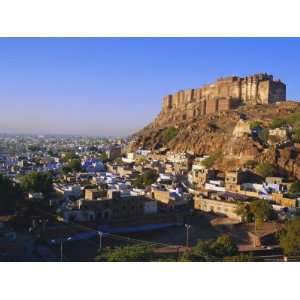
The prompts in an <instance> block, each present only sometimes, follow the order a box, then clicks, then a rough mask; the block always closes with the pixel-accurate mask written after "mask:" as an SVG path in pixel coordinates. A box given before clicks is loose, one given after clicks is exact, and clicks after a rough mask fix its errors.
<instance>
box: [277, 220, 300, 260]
mask: <svg viewBox="0 0 300 300" xmlns="http://www.w3.org/2000/svg"><path fill="white" fill-rule="evenodd" d="M279 244H280V247H281V248H282V250H283V252H284V254H285V255H287V256H291V255H294V256H300V219H299V218H297V219H294V220H292V221H289V222H288V223H287V224H286V226H285V228H284V229H283V230H282V231H281V232H280V234H279Z"/></svg>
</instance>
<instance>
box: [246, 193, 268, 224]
mask: <svg viewBox="0 0 300 300" xmlns="http://www.w3.org/2000/svg"><path fill="white" fill-rule="evenodd" d="M250 212H251V213H253V215H254V218H255V221H257V222H258V224H262V223H263V222H264V221H265V220H268V219H269V218H270V216H271V213H272V207H271V204H270V203H269V201H268V200H264V199H257V200H254V201H253V202H251V203H250Z"/></svg>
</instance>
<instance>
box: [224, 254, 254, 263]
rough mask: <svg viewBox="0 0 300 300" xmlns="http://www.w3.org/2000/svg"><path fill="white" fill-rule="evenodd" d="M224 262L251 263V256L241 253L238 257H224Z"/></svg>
mask: <svg viewBox="0 0 300 300" xmlns="http://www.w3.org/2000/svg"><path fill="white" fill-rule="evenodd" d="M224 261H225V262H251V261H253V255H252V254H244V253H241V254H239V255H234V256H226V257H224Z"/></svg>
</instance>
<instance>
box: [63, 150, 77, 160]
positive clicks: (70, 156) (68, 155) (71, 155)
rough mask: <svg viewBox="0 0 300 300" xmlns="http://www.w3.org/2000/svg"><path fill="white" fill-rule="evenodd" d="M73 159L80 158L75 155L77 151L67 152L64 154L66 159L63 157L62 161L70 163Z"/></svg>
mask: <svg viewBox="0 0 300 300" xmlns="http://www.w3.org/2000/svg"><path fill="white" fill-rule="evenodd" d="M72 159H79V156H78V155H77V154H76V153H75V151H67V152H65V153H64V157H63V159H62V161H63V162H68V161H70V160H72Z"/></svg>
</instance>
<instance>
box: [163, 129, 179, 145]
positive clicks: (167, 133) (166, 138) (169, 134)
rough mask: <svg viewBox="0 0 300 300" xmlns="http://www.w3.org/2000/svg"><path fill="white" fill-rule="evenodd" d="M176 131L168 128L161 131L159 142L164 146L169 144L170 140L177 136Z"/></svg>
mask: <svg viewBox="0 0 300 300" xmlns="http://www.w3.org/2000/svg"><path fill="white" fill-rule="evenodd" d="M178 131H179V130H178V129H177V128H175V127H169V128H166V129H164V130H163V131H162V133H161V141H162V143H163V144H164V145H165V144H167V143H169V142H170V141H171V140H172V139H174V138H175V137H176V136H177V134H178Z"/></svg>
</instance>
